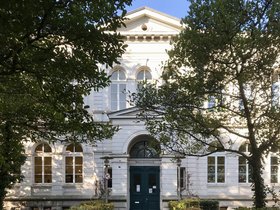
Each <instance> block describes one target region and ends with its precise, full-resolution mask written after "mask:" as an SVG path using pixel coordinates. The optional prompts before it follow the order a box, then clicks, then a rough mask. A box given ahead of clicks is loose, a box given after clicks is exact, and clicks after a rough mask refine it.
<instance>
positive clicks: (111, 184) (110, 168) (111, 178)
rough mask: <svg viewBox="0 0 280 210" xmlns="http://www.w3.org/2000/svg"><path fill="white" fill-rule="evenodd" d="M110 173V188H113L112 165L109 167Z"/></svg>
mask: <svg viewBox="0 0 280 210" xmlns="http://www.w3.org/2000/svg"><path fill="white" fill-rule="evenodd" d="M108 174H110V178H109V179H108V188H112V186H113V183H112V180H113V177H112V176H113V170H112V167H109V168H108Z"/></svg>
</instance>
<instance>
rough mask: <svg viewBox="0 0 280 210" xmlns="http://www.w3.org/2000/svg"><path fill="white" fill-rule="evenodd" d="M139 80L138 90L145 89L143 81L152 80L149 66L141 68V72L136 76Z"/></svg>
mask: <svg viewBox="0 0 280 210" xmlns="http://www.w3.org/2000/svg"><path fill="white" fill-rule="evenodd" d="M136 80H137V89H138V90H140V89H141V88H142V87H143V84H142V83H143V81H149V80H152V74H151V72H150V68H149V67H147V66H142V67H140V68H139V72H138V73H137V76H136Z"/></svg>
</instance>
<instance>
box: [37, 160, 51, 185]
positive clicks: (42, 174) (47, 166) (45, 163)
mask: <svg viewBox="0 0 280 210" xmlns="http://www.w3.org/2000/svg"><path fill="white" fill-rule="evenodd" d="M34 161H35V166H34V168H35V171H34V176H35V183H52V158H51V157H35V159H34Z"/></svg>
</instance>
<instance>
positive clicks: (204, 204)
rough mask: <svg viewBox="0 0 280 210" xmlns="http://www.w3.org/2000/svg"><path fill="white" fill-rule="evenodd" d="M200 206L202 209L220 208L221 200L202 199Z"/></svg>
mask: <svg viewBox="0 0 280 210" xmlns="http://www.w3.org/2000/svg"><path fill="white" fill-rule="evenodd" d="M200 208H201V209H202V210H219V201H216V200H200Z"/></svg>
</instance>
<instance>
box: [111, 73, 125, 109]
mask: <svg viewBox="0 0 280 210" xmlns="http://www.w3.org/2000/svg"><path fill="white" fill-rule="evenodd" d="M115 73H116V74H117V78H116V79H111V82H112V83H111V85H110V108H111V110H113V111H117V110H120V109H125V108H127V96H126V89H127V82H126V81H127V77H126V75H125V71H124V70H123V69H122V68H120V69H117V70H115V71H113V72H112V74H111V75H113V74H115ZM120 73H122V74H124V78H120ZM113 86H116V87H113ZM121 86H124V88H122V87H121ZM113 95H116V100H113ZM122 97H124V100H123V99H122Z"/></svg>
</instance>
